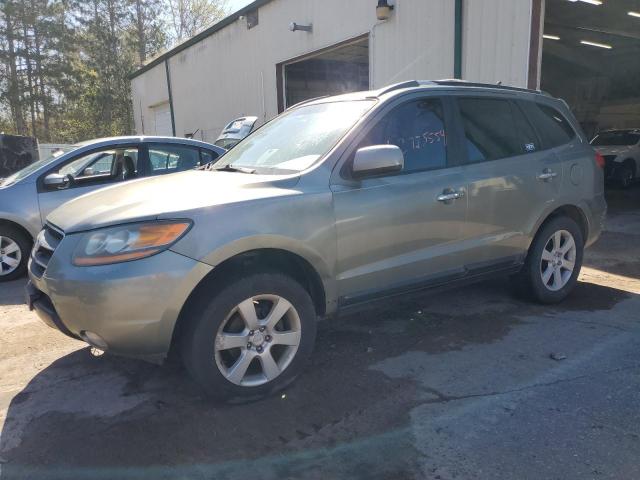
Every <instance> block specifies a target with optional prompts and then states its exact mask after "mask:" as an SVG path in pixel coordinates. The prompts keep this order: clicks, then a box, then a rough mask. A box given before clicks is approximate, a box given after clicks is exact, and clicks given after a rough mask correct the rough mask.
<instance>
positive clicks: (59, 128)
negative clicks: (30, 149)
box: [0, 0, 225, 143]
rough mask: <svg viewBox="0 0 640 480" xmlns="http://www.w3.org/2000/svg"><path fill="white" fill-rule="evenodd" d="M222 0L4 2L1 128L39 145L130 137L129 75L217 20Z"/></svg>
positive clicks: (0, 13) (0, 10) (0, 6)
mask: <svg viewBox="0 0 640 480" xmlns="http://www.w3.org/2000/svg"><path fill="white" fill-rule="evenodd" d="M224 7H225V2H224V1H223V0H0V129H1V130H3V131H6V133H18V134H23V135H26V134H31V135H34V136H36V137H37V138H38V139H39V140H40V141H41V142H49V141H52V142H56V143H57V142H61V143H74V142H77V141H79V140H86V139H89V138H95V137H100V136H109V135H126V134H129V133H131V131H132V126H133V121H132V110H133V109H132V105H131V92H130V89H131V86H130V81H129V75H130V74H131V73H132V72H133V71H134V70H135V69H136V68H138V67H140V66H141V65H143V64H144V63H145V62H146V61H147V59H148V58H150V57H152V56H154V55H156V54H157V53H158V52H160V51H162V50H163V49H165V48H167V47H168V46H169V44H170V42H171V41H178V40H182V39H184V38H186V37H188V36H191V35H193V34H195V33H197V32H198V31H199V30H201V29H202V28H204V27H206V26H208V25H210V24H211V23H213V22H215V21H217V20H219V19H220V18H221V17H222V16H223V15H224Z"/></svg>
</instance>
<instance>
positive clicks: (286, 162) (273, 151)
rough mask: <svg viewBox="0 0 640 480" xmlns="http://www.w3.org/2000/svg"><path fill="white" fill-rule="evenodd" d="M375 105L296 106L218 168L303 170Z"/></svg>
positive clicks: (273, 171) (250, 138)
mask: <svg viewBox="0 0 640 480" xmlns="http://www.w3.org/2000/svg"><path fill="white" fill-rule="evenodd" d="M373 104H374V101H373V100H363V101H350V102H331V103H321V104H317V105H309V106H303V107H299V108H296V109H294V110H292V111H290V112H288V113H285V114H284V115H281V116H280V117H278V118H276V119H275V120H273V121H272V122H270V123H268V124H266V125H265V126H264V127H262V128H261V129H259V130H257V131H256V132H255V133H253V134H252V135H250V136H248V137H247V138H246V139H244V140H243V141H242V142H240V143H239V144H238V145H237V146H236V147H235V148H234V149H233V150H231V151H229V152H228V153H227V154H225V156H224V157H223V158H222V160H220V162H218V163H217V164H216V165H215V167H216V170H217V169H218V168H224V167H228V166H232V167H240V168H243V167H244V168H248V169H252V170H255V171H256V173H260V174H277V173H293V172H300V171H302V170H305V169H307V168H309V167H310V166H311V165H313V164H314V163H315V162H316V161H318V160H319V159H320V158H322V157H323V156H324V155H326V154H327V153H328V152H329V151H330V150H331V149H332V148H333V147H334V146H335V145H336V143H337V142H338V141H339V140H340V139H341V138H342V137H343V136H344V135H345V134H346V133H347V132H348V131H349V129H350V128H351V127H352V126H353V125H355V123H356V122H357V121H358V120H359V119H360V118H361V117H362V115H363V114H364V113H366V112H367V111H368V110H369V109H370V108H371V107H372V106H373Z"/></svg>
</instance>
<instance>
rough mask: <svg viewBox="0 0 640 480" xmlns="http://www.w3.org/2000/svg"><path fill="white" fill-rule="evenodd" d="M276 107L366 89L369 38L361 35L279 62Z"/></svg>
mask: <svg viewBox="0 0 640 480" xmlns="http://www.w3.org/2000/svg"><path fill="white" fill-rule="evenodd" d="M278 74H279V80H280V81H279V82H278V90H279V91H278V98H279V100H280V101H279V105H278V107H279V110H280V111H283V110H284V109H285V108H287V107H290V106H291V105H295V104H296V103H299V102H302V101H304V100H308V99H310V98H316V97H322V96H325V95H338V94H341V93H348V92H357V91H359V90H368V89H369V40H368V38H360V39H358V40H353V41H349V42H347V43H344V44H341V45H339V46H334V47H331V48H328V49H325V50H322V51H320V52H317V53H315V54H311V55H307V56H305V57H303V58H300V59H296V60H293V61H290V62H286V63H283V64H281V65H279V66H278Z"/></svg>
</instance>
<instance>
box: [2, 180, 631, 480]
mask: <svg viewBox="0 0 640 480" xmlns="http://www.w3.org/2000/svg"><path fill="white" fill-rule="evenodd" d="M610 207H611V215H610V218H609V220H608V225H607V231H606V232H605V233H604V234H603V236H602V238H601V240H600V241H599V242H598V243H597V244H596V245H595V246H594V247H592V248H591V249H590V250H588V252H587V254H586V256H585V267H584V269H583V273H582V275H581V281H580V283H579V284H578V287H577V288H576V290H575V292H574V293H573V294H572V296H571V297H570V298H569V299H568V300H567V301H566V302H564V303H563V304H561V305H559V306H554V307H545V306H540V305H534V304H530V303H527V302H525V301H522V300H519V299H517V298H516V297H514V296H513V295H512V293H511V291H510V285H509V282H508V280H507V279H498V280H491V281H485V282H483V283H481V284H478V285H474V286H466V287H460V288H458V289H456V290H453V291H447V292H437V293H431V294H425V295H419V296H413V297H411V298H402V299H394V300H390V301H389V302H388V303H386V304H383V305H376V306H375V308H371V309H369V310H368V311H364V312H360V313H358V314H353V315H350V316H347V317H341V318H337V319H332V320H329V321H325V322H323V323H322V324H321V325H320V327H319V333H318V340H317V345H316V351H315V353H314V356H313V359H312V361H311V364H310V365H309V367H308V368H307V370H306V372H305V374H304V375H303V376H302V377H300V379H299V380H298V381H297V382H296V383H295V384H293V385H292V386H291V387H290V388H288V389H287V390H286V391H285V392H284V393H283V394H282V395H279V396H277V397H273V398H269V399H266V400H262V401H259V402H254V403H251V404H247V405H234V406H230V405H225V406H221V405H215V404H212V403H211V402H210V401H208V400H207V399H206V398H204V397H203V396H202V395H201V392H200V391H199V389H198V387H197V386H196V385H194V384H193V383H192V382H191V381H190V380H189V379H188V378H187V377H186V374H185V372H184V371H183V370H182V369H181V368H180V366H179V365H177V364H170V365H168V366H164V367H158V366H154V365H149V364H145V363H142V362H139V361H134V360H127V359H122V358H116V357H111V356H109V355H103V356H99V357H96V356H93V355H91V353H90V350H89V349H88V348H86V347H85V346H84V344H82V343H80V342H76V341H74V340H71V339H68V338H66V337H64V336H63V335H62V334H60V333H58V332H56V331H54V330H52V329H49V328H47V327H46V326H44V325H42V324H41V323H40V322H39V321H38V320H37V319H36V317H35V315H34V314H33V313H30V312H28V311H27V309H26V307H25V306H24V305H23V304H22V302H23V300H22V286H23V283H24V281H19V282H13V283H10V284H3V285H2V286H0V331H1V332H2V336H0V427H1V428H2V432H1V434H0V478H1V479H2V480H5V479H9V478H12V479H13V478H26V479H58V478H60V479H63V478H64V479H67V478H73V479H102V478H104V479H120V478H123V479H142V478H145V479H151V478H153V479H161V478H167V479H169V478H171V479H173V478H180V479H192V478H193V479H236V478H237V479H247V478H256V479H297V478H305V479H316V478H317V479H334V478H336V479H337V478H349V479H360V478H362V479H387V478H388V479H404V478H407V479H414V478H415V479H423V478H426V479H431V478H433V479H475V478H478V479H484V478H488V479H529V478H530V479H555V478H557V479H573V478H575V479H585V478H594V479H604V478H612V479H613V478H615V479H637V478H640V461H638V458H640V408H639V407H640V323H639V321H638V319H639V312H640V188H633V189H631V190H628V191H616V192H613V193H612V195H611V196H610Z"/></svg>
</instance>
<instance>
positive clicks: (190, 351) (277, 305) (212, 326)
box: [181, 273, 316, 401]
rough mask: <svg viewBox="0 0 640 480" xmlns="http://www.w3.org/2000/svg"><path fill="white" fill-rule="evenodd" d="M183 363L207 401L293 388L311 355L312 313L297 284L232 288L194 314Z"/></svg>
mask: <svg viewBox="0 0 640 480" xmlns="http://www.w3.org/2000/svg"><path fill="white" fill-rule="evenodd" d="M192 311H193V312H194V314H193V318H192V323H191V324H190V326H189V328H188V329H187V331H186V333H185V335H184V336H183V338H182V342H181V343H182V345H181V351H182V357H183V361H184V363H185V366H186V367H187V370H188V371H189V372H190V374H191V375H192V377H193V378H194V379H195V380H196V381H197V382H198V383H199V384H200V385H201V386H202V387H203V388H204V390H205V391H206V392H207V393H208V394H209V395H211V396H213V397H215V398H218V399H221V400H226V401H234V400H239V399H244V400H247V399H254V398H261V397H263V396H265V395H269V394H271V393H275V392H277V391H279V390H281V389H282V388H284V387H286V386H287V385H288V384H289V383H291V382H292V381H293V380H294V379H295V377H296V376H297V375H298V374H299V373H300V372H301V371H302V369H303V367H304V364H305V363H306V361H307V359H308V358H309V356H310V355H311V352H312V350H313V345H314V342H315V335H316V312H315V309H314V306H313V302H312V300H311V297H310V296H309V294H308V293H307V291H306V290H305V289H304V288H302V286H300V285H299V284H298V283H297V282H296V281H295V280H293V279H291V278H289V277H287V276H285V275H282V274H278V273H263V274H253V275H249V276H247V277H244V278H241V279H239V280H237V281H235V282H232V283H231V284H230V285H228V286H227V287H226V288H224V289H223V290H221V291H220V292H219V293H218V294H217V295H216V296H215V297H213V298H211V299H203V300H201V301H200V302H198V304H197V305H196V307H195V308H194V309H193V310H192Z"/></svg>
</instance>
